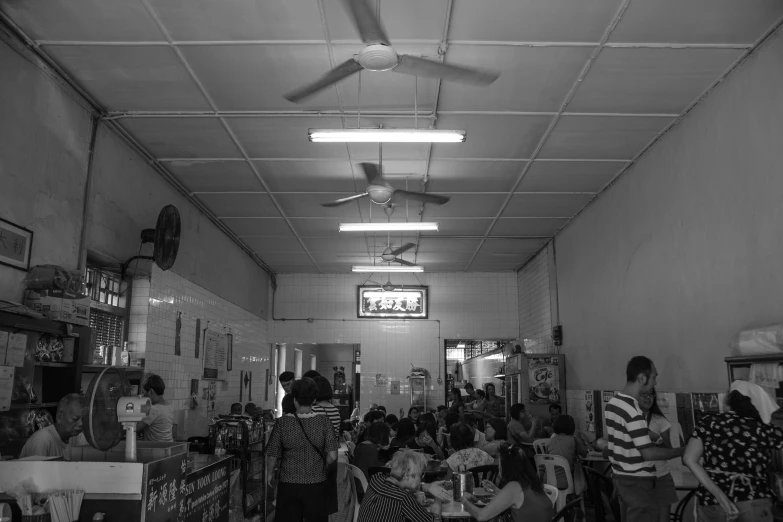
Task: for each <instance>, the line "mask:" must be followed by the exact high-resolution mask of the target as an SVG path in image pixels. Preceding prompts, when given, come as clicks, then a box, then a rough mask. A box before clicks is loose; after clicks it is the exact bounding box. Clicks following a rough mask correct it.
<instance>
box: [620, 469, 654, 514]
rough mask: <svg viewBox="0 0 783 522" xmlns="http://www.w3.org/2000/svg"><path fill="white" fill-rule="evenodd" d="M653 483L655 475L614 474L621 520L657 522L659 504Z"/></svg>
mask: <svg viewBox="0 0 783 522" xmlns="http://www.w3.org/2000/svg"><path fill="white" fill-rule="evenodd" d="M655 485H656V479H655V477H628V476H623V475H615V476H614V487H615V491H617V496H618V497H619V499H620V515H621V518H622V522H658V520H659V519H660V510H661V505H660V504H659V502H658V499H657V498H656V491H655Z"/></svg>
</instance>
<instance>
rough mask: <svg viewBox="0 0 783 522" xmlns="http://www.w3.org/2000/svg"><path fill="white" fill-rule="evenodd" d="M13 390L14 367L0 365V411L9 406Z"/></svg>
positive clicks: (6, 409)
mask: <svg viewBox="0 0 783 522" xmlns="http://www.w3.org/2000/svg"><path fill="white" fill-rule="evenodd" d="M13 391H14V368H13V367H11V366H0V411H8V410H9V409H10V408H11V395H12V393H13Z"/></svg>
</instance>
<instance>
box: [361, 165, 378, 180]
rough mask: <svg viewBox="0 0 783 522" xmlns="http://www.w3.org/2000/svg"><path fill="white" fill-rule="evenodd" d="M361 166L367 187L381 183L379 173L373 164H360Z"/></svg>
mask: <svg viewBox="0 0 783 522" xmlns="http://www.w3.org/2000/svg"><path fill="white" fill-rule="evenodd" d="M361 166H362V169H363V170H364V177H365V178H367V184H368V185H375V184H377V183H378V182H380V181H381V171H380V169H379V168H378V165H376V164H375V163H362V164H361Z"/></svg>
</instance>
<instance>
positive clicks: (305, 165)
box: [253, 160, 365, 192]
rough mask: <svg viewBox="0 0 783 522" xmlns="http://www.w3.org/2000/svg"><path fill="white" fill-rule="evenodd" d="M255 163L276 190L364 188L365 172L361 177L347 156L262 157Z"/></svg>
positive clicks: (351, 189)
mask: <svg viewBox="0 0 783 522" xmlns="http://www.w3.org/2000/svg"><path fill="white" fill-rule="evenodd" d="M253 164H254V165H255V167H256V170H258V172H259V173H260V174H261V177H262V178H264V181H266V183H267V185H269V190H271V191H272V192H353V191H355V190H356V189H360V190H362V191H363V190H364V187H365V181H364V175H363V174H362V173H361V172H357V180H356V183H355V184H354V177H353V174H352V172H351V163H350V162H349V161H347V160H320V161H288V160H285V161H280V160H258V161H254V162H253Z"/></svg>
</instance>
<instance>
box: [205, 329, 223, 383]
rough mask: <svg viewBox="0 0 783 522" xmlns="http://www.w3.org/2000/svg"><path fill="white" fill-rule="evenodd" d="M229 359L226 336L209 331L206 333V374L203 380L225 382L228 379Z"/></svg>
mask: <svg viewBox="0 0 783 522" xmlns="http://www.w3.org/2000/svg"><path fill="white" fill-rule="evenodd" d="M227 357H228V339H227V337H226V335H225V334H221V333H218V332H213V331H209V330H207V331H206V332H205V333H204V374H203V376H202V378H203V379H216V380H218V381H225V380H226V379H227V378H228V371H227V366H226V361H227Z"/></svg>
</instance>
